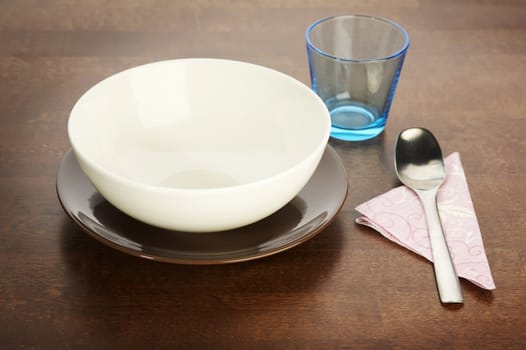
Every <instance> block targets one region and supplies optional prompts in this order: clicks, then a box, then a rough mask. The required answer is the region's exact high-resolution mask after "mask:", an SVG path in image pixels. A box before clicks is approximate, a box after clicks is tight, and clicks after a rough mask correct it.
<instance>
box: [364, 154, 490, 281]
mask: <svg viewBox="0 0 526 350" xmlns="http://www.w3.org/2000/svg"><path fill="white" fill-rule="evenodd" d="M445 163H446V173H447V176H446V180H445V181H444V184H443V185H442V186H441V187H440V189H439V191H438V197H437V198H438V210H439V212H440V218H441V220H442V227H443V229H444V234H445V236H446V241H447V243H448V246H449V251H450V253H451V258H452V259H453V263H454V265H455V269H456V271H457V274H458V276H459V277H463V278H465V279H467V280H468V281H470V282H471V283H473V284H475V285H477V286H479V287H481V288H484V289H490V290H492V289H495V283H494V282H493V277H492V276H491V271H490V268H489V264H488V259H487V257H486V251H485V250H484V243H483V242H482V236H481V233H480V229H479V225H478V222H477V217H476V215H475V210H474V208H473V203H472V201H471V196H470V194H469V189H468V185H467V182H466V177H465V175H464V170H463V169H462V164H461V162H460V156H459V154H458V153H453V154H451V155H450V156H449V157H447V158H446V160H445ZM356 210H357V211H358V212H359V213H360V214H362V215H363V216H361V217H359V218H357V219H356V222H357V223H359V224H362V225H366V226H369V227H371V228H373V229H374V230H376V231H378V232H379V233H381V234H382V235H383V236H385V237H386V238H388V239H390V240H391V241H393V242H395V243H398V244H399V245H401V246H403V247H405V248H407V249H409V250H411V251H413V252H415V253H417V254H419V255H421V256H423V257H424V258H426V259H428V260H429V261H431V262H432V261H433V259H432V255H431V246H430V242H429V236H428V232H427V225H426V218H425V216H424V209H423V208H422V204H421V203H420V201H419V199H418V197H417V196H416V194H415V193H414V192H413V191H411V190H410V189H408V188H407V187H405V186H400V187H397V188H394V189H392V190H391V191H389V192H386V193H384V194H382V195H379V196H377V197H375V198H373V199H371V200H369V201H367V202H365V203H363V204H361V205H359V206H358V207H356Z"/></svg>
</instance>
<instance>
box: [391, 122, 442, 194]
mask: <svg viewBox="0 0 526 350" xmlns="http://www.w3.org/2000/svg"><path fill="white" fill-rule="evenodd" d="M395 157H396V159H395V164H396V167H395V168H396V173H397V175H398V178H399V179H400V181H401V182H402V183H403V184H404V185H406V186H407V187H411V188H416V189H419V190H431V189H433V188H434V187H437V186H440V185H441V184H442V182H444V180H445V178H446V167H445V165H444V160H443V157H442V150H441V149H440V146H439V145H438V142H437V140H436V139H435V137H434V136H433V134H432V133H430V132H429V131H428V130H426V129H423V128H410V129H406V130H404V131H403V132H401V133H400V136H399V138H398V141H397V144H396V153H395Z"/></svg>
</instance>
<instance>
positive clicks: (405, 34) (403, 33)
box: [305, 15, 409, 63]
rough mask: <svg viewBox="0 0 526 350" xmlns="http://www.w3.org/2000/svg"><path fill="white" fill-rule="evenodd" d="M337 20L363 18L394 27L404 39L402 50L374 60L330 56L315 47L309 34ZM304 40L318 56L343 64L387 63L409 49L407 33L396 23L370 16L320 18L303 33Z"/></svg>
mask: <svg viewBox="0 0 526 350" xmlns="http://www.w3.org/2000/svg"><path fill="white" fill-rule="evenodd" d="M339 18H365V19H369V20H375V21H380V22H384V23H387V24H389V25H391V26H393V27H395V28H396V29H398V31H399V32H400V33H402V35H403V37H404V45H403V46H402V48H401V49H400V50H398V51H396V52H394V53H393V54H391V55H388V56H382V57H375V58H361V59H357V58H344V57H338V56H334V55H331V54H329V53H327V52H325V51H323V50H321V49H319V48H318V47H316V46H315V45H314V44H313V43H312V41H311V39H310V34H311V32H312V30H313V29H314V28H315V27H317V26H318V25H319V24H321V23H324V22H328V21H332V20H335V19H339ZM305 39H306V42H307V46H308V47H309V48H311V49H312V50H314V51H315V52H316V53H318V54H319V55H322V56H325V57H328V58H332V59H334V60H338V61H344V62H362V63H363V62H375V61H387V60H390V59H393V58H396V57H399V56H401V55H403V54H404V53H405V52H406V51H407V49H408V48H409V34H408V33H407V31H406V30H405V29H404V28H403V27H402V26H401V25H399V24H398V23H396V22H394V21H391V20H389V19H387V18H383V17H378V16H370V15H336V16H329V17H324V18H320V19H318V20H317V21H315V22H313V23H312V24H311V25H309V27H308V28H307V30H306V31H305Z"/></svg>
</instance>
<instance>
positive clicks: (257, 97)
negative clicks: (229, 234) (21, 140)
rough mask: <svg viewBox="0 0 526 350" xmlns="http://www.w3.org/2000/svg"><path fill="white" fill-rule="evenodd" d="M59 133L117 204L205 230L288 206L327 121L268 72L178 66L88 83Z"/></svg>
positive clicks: (291, 84) (221, 63) (307, 92)
mask: <svg viewBox="0 0 526 350" xmlns="http://www.w3.org/2000/svg"><path fill="white" fill-rule="evenodd" d="M68 133H69V139H70V142H71V145H72V147H73V150H74V153H75V155H76V157H77V160H78V162H79V164H80V166H81V168H82V170H83V171H84V172H85V173H86V175H87V176H88V178H89V179H90V181H91V182H92V183H93V185H94V186H95V187H96V188H97V190H98V191H99V192H100V193H101V194H102V195H103V196H104V197H105V198H106V199H107V200H108V201H109V202H110V203H112V204H113V205H114V206H115V207H117V208H119V209H120V210H121V211H123V212H125V213H126V214H128V215H130V216H131V217H134V218H136V219H138V220H140V221H143V222H146V223H148V224H151V225H154V226H159V227H163V228H167V229H172V230H182V231H195V232H206V231H220V230H227V229H232V228H236V227H240V226H243V225H247V224H250V223H253V222H255V221H258V220H260V219H262V218H264V217H266V216H268V215H270V214H272V213H273V212H275V211H276V210H278V209H280V208H281V207H283V206H284V205H285V204H287V202H289V201H290V200H291V199H292V198H294V196H295V195H296V194H297V193H298V192H299V191H300V190H301V189H302V187H303V186H304V185H305V184H306V183H307V181H308V180H309V178H310V177H311V175H312V174H313V172H314V170H315V169H316V167H317V165H318V163H319V161H320V159H321V156H322V154H323V152H324V150H325V147H326V144H327V141H328V138H329V133H330V117H329V113H328V111H327V109H326V107H325V105H324V104H323V102H322V101H321V99H320V98H319V97H318V96H317V95H316V94H315V93H314V92H312V91H311V89H309V88H308V87H306V86H305V85H303V84H302V83H300V82H298V81H297V80H295V79H293V78H291V77H289V76H287V75H285V74H282V73H279V72H277V71H275V70H272V69H268V68H264V67H261V66H257V65H254V64H249V63H244V62H237V61H228V60H219V59H181V60H171V61H162V62H157V63H151V64H146V65H143V66H139V67H135V68H132V69H129V70H126V71H124V72H121V73H118V74H115V75H113V76H111V77H109V78H107V79H105V80H103V81H102V82H100V83H98V84H97V85H95V86H94V87H92V88H91V89H90V90H88V91H87V92H86V93H85V94H84V95H83V96H82V97H81V98H80V99H79V101H78V102H77V103H76V104H75V106H74V107H73V110H72V111H71V115H70V117H69V122H68Z"/></svg>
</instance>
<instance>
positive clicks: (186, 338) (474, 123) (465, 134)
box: [0, 0, 526, 349]
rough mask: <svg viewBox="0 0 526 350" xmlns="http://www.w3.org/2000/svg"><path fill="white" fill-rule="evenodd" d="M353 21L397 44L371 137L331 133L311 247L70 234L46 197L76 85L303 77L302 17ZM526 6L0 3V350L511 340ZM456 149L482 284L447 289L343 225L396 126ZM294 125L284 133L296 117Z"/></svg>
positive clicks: (371, 189)
mask: <svg viewBox="0 0 526 350" xmlns="http://www.w3.org/2000/svg"><path fill="white" fill-rule="evenodd" d="M345 13H362V14H372V15H378V16H383V17H387V18H391V19H393V20H395V21H397V22H398V23H400V24H401V25H403V26H404V27H405V28H406V29H407V31H408V32H409V35H410V37H411V46H410V48H409V52H408V55H407V57H406V61H405V65H404V69H403V72H402V75H401V79H400V83H399V86H398V91H397V93H396V96H395V100H394V103H393V106H392V109H391V114H390V118H389V121H388V124H387V128H386V130H385V132H384V133H383V134H382V135H381V136H380V137H378V138H376V139H374V140H371V141H367V142H361V143H348V142H339V141H335V140H331V141H330V144H331V145H332V146H333V147H334V148H335V149H336V150H337V152H338V153H339V155H340V156H341V158H342V159H343V161H344V163H345V166H346V169H347V172H348V177H349V183H350V191H349V196H348V199H347V201H346V203H345V205H344V207H343V209H342V211H341V212H340V213H339V215H338V216H337V218H336V220H335V221H334V222H333V223H332V224H331V225H330V226H329V227H328V228H327V229H326V230H325V231H324V232H322V233H321V234H320V235H318V236H317V237H315V238H314V239H312V240H310V241H308V242H306V243H304V244H302V245H300V246H298V247H296V248H294V249H291V250H289V251H286V252H284V253H280V254H278V255H274V256H272V257H268V258H264V259H261V260H256V261H252V262H246V263H239V264H231V265H223V266H180V265H172V264H165V263H157V262H151V261H147V260H143V259H139V258H136V257H132V256H129V255H126V254H124V253H121V252H119V251H116V250H113V249H111V248H108V247H106V246H104V245H102V244H100V243H99V242H97V241H95V240H94V239H92V238H90V237H88V236H87V235H86V234H84V233H83V232H82V231H81V230H80V229H79V228H78V227H76V226H75V224H73V223H72V221H71V220H70V219H69V218H68V217H67V216H66V214H65V213H64V212H63V211H62V209H61V207H60V205H59V202H58V200H57V197H56V193H55V179H56V172H57V169H58V166H59V163H60V161H61V159H62V157H63V156H64V154H65V153H66V152H67V151H68V149H69V148H70V146H69V142H68V139H67V133H66V123H67V119H68V114H69V112H70V110H71V108H72V106H73V104H74V103H75V102H76V100H77V99H78V98H79V97H80V95H81V94H82V93H83V92H84V91H85V90H87V89H88V88H89V87H90V86H92V85H93V84H95V83H96V82H98V81H99V80H101V79H103V78H105V77H107V76H109V75H111V74H113V73H116V72H118V71H121V70H123V69H126V68H129V67H132V66H135V65H138V64H142V63H146V62H152V61H157V60H163V59H172V58H183V57H221V58H229V59H237V60H243V61H249V62H253V63H257V64H261V65H265V66H268V67H271V68H275V69H277V70H280V71H282V72H285V73H287V74H289V75H291V76H293V77H295V78H297V79H299V80H300V81H302V82H304V83H305V84H308V83H309V81H308V79H309V78H308V67H307V62H306V53H305V43H304V31H305V29H306V27H307V26H308V25H309V24H310V23H311V22H313V21H314V20H316V19H318V18H321V17H325V16H329V15H334V14H345ZM525 78H526V2H524V1H522V0H504V1H497V0H495V1H491V0H486V1H483V0H481V1H476V0H459V1H454V0H446V1H432V0H404V1H389V0H372V1H353V0H345V1H344V0H340V1H331V0H290V1H278V0H269V1H263V0H261V1H227V0H217V1H205V0H198V1H166V0H142V1H141V0H118V1H106V0H92V1H72V0H47V1H37V0H17V1H9V0H7V1H0V82H1V83H0V118H1V124H0V198H1V201H0V348H1V349H132V348H133V349H135V348H137V349H144V348H149V349H160V348H169V349H175V348H181V349H184V348H190V349H207V348H209V349H354V348H368V349H389V348H395V349H405V348H407V349H429V348H436V349H448V348H451V349H524V348H526V307H525V302H526V294H525V293H526V216H525V214H524V213H525V212H526V202H525V198H526V186H525V184H526V178H525V174H526V161H525V156H524V155H525V154H526V141H525V140H526V117H525V116H526V103H525V97H526V85H525V83H524V80H525ZM410 126H424V127H426V128H428V129H430V130H432V131H433V133H434V134H435V135H436V137H437V138H438V139H439V141H440V143H441V145H442V148H443V151H444V153H445V154H449V153H452V152H454V151H458V152H460V155H461V157H462V161H463V165H464V170H465V172H466V175H467V178H468V183H469V186H470V189H471V195H472V198H473V202H474V206H475V209H476V212H477V214H478V219H479V224H480V227H481V231H482V233H483V238H484V242H485V246H486V251H487V254H488V259H489V262H490V265H491V268H492V272H493V275H494V278H495V282H496V285H497V289H496V290H495V291H493V292H488V291H483V290H481V289H479V288H477V287H475V286H473V285H471V284H470V283H468V282H466V281H464V280H463V281H461V285H462V288H463V291H464V294H465V304H464V305H463V306H462V307H444V306H442V305H441V304H440V303H439V301H438V297H437V291H436V286H435V281H434V277H433V271H432V266H431V264H429V263H428V262H427V261H425V260H424V259H422V258H420V257H418V256H417V255H415V254H413V253H410V252H408V251H407V250H405V249H403V248H401V247H398V246H396V245H394V244H393V243H390V242H389V241H387V240H386V239H384V238H383V237H381V236H380V235H379V234H377V233H375V232H374V231H372V230H370V229H367V228H364V227H361V226H358V225H356V224H355V223H354V220H355V218H356V217H357V216H358V213H357V212H356V211H355V210H354V208H355V207H356V206H357V205H358V204H360V203H362V202H364V201H366V200H368V199H370V198H372V197H373V196H376V195H378V194H380V193H382V192H384V191H387V190H389V189H391V188H393V187H395V186H397V185H398V183H397V181H396V179H395V175H394V169H393V146H394V141H395V138H396V136H397V134H398V132H399V131H401V130H402V129H404V128H406V127H410ZM297 132H301V128H298V130H297Z"/></svg>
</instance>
